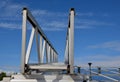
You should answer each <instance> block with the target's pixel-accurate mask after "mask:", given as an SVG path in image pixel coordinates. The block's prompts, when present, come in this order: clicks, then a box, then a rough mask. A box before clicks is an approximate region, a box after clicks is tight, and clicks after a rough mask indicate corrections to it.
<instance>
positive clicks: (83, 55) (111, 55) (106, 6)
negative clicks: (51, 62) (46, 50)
mask: <svg viewBox="0 0 120 82" xmlns="http://www.w3.org/2000/svg"><path fill="white" fill-rule="evenodd" d="M119 4H120V0H74V1H73V0H39V1H38V0H37V1H33V0H24V1H22V0H0V11H1V12H0V69H3V70H5V69H7V70H13V68H12V67H14V68H15V69H17V70H19V67H20V62H21V61H20V60H21V59H20V58H21V25H22V8H23V7H27V8H29V10H30V11H31V12H32V14H33V15H34V17H35V18H36V20H37V21H38V23H39V25H40V26H41V27H42V29H43V30H44V32H45V34H46V35H47V37H48V38H49V40H50V41H51V43H52V44H53V46H54V47H55V48H56V50H57V51H58V53H59V61H61V62H62V61H63V60H64V49H65V38H66V29H67V26H68V14H69V10H70V8H72V7H74V8H75V12H76V16H75V46H74V49H75V52H74V53H75V58H74V59H75V65H81V66H85V65H87V63H88V62H92V63H93V65H94V66H98V65H99V66H119V63H120V37H119V35H120V5H119ZM28 26H29V25H28ZM28 32H29V33H30V29H28ZM28 36H29V34H28ZM33 47H34V49H33V51H32V56H31V57H32V58H31V61H36V57H37V55H36V52H35V45H33Z"/></svg>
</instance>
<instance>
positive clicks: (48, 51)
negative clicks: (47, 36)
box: [48, 44, 50, 63]
mask: <svg viewBox="0 0 120 82" xmlns="http://www.w3.org/2000/svg"><path fill="white" fill-rule="evenodd" d="M48 62H49V63H50V45H49V44H48Z"/></svg>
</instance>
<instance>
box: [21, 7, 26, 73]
mask: <svg viewBox="0 0 120 82" xmlns="http://www.w3.org/2000/svg"><path fill="white" fill-rule="evenodd" d="M26 23H27V10H26V8H24V9H23V22H22V53H21V56H22V57H21V73H22V74H24V73H25V57H26V29H27V27H26Z"/></svg>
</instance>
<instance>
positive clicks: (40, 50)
mask: <svg viewBox="0 0 120 82" xmlns="http://www.w3.org/2000/svg"><path fill="white" fill-rule="evenodd" d="M22 14H23V20H22V51H21V74H15V75H12V76H11V78H10V80H9V81H7V82H99V81H97V80H92V79H91V76H92V75H97V76H101V77H104V78H107V79H109V80H110V81H102V82H119V80H117V79H114V78H112V77H109V76H107V75H104V74H102V73H101V68H98V72H96V71H92V70H91V69H90V70H89V69H84V71H86V72H87V73H89V72H90V74H84V73H83V74H82V73H81V72H80V69H81V67H80V66H74V16H75V10H74V8H71V9H70V13H69V18H68V19H69V20H68V28H67V33H66V46H65V56H64V57H65V58H64V60H65V61H64V62H63V63H59V62H58V53H57V51H56V50H55V48H54V47H53V45H52V44H51V42H50V41H49V39H48V38H47V36H46V35H45V34H44V32H43V30H42V29H41V27H40V26H39V24H38V23H37V21H36V20H35V18H34V17H33V15H32V14H31V12H30V11H29V10H28V9H27V8H23V12H22ZM27 23H29V24H30V25H31V26H32V28H31V34H30V37H29V42H28V43H27V28H28V27H27ZM34 39H35V41H36V42H35V43H36V49H37V56H38V57H37V58H38V63H30V62H29V61H30V55H31V49H32V47H33V46H32V45H33V42H34V41H33V40H34ZM27 44H28V45H27ZM75 68H77V69H78V73H75ZM82 70H83V69H82ZM111 72H112V73H117V74H118V75H119V73H118V72H114V71H111ZM3 82H4V81H3ZM5 82H6V81H5Z"/></svg>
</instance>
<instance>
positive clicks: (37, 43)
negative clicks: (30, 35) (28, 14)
mask: <svg viewBox="0 0 120 82" xmlns="http://www.w3.org/2000/svg"><path fill="white" fill-rule="evenodd" d="M35 35H36V46H37V53H38V62H39V63H41V59H40V51H39V50H40V46H39V40H38V29H37V28H35Z"/></svg>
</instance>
